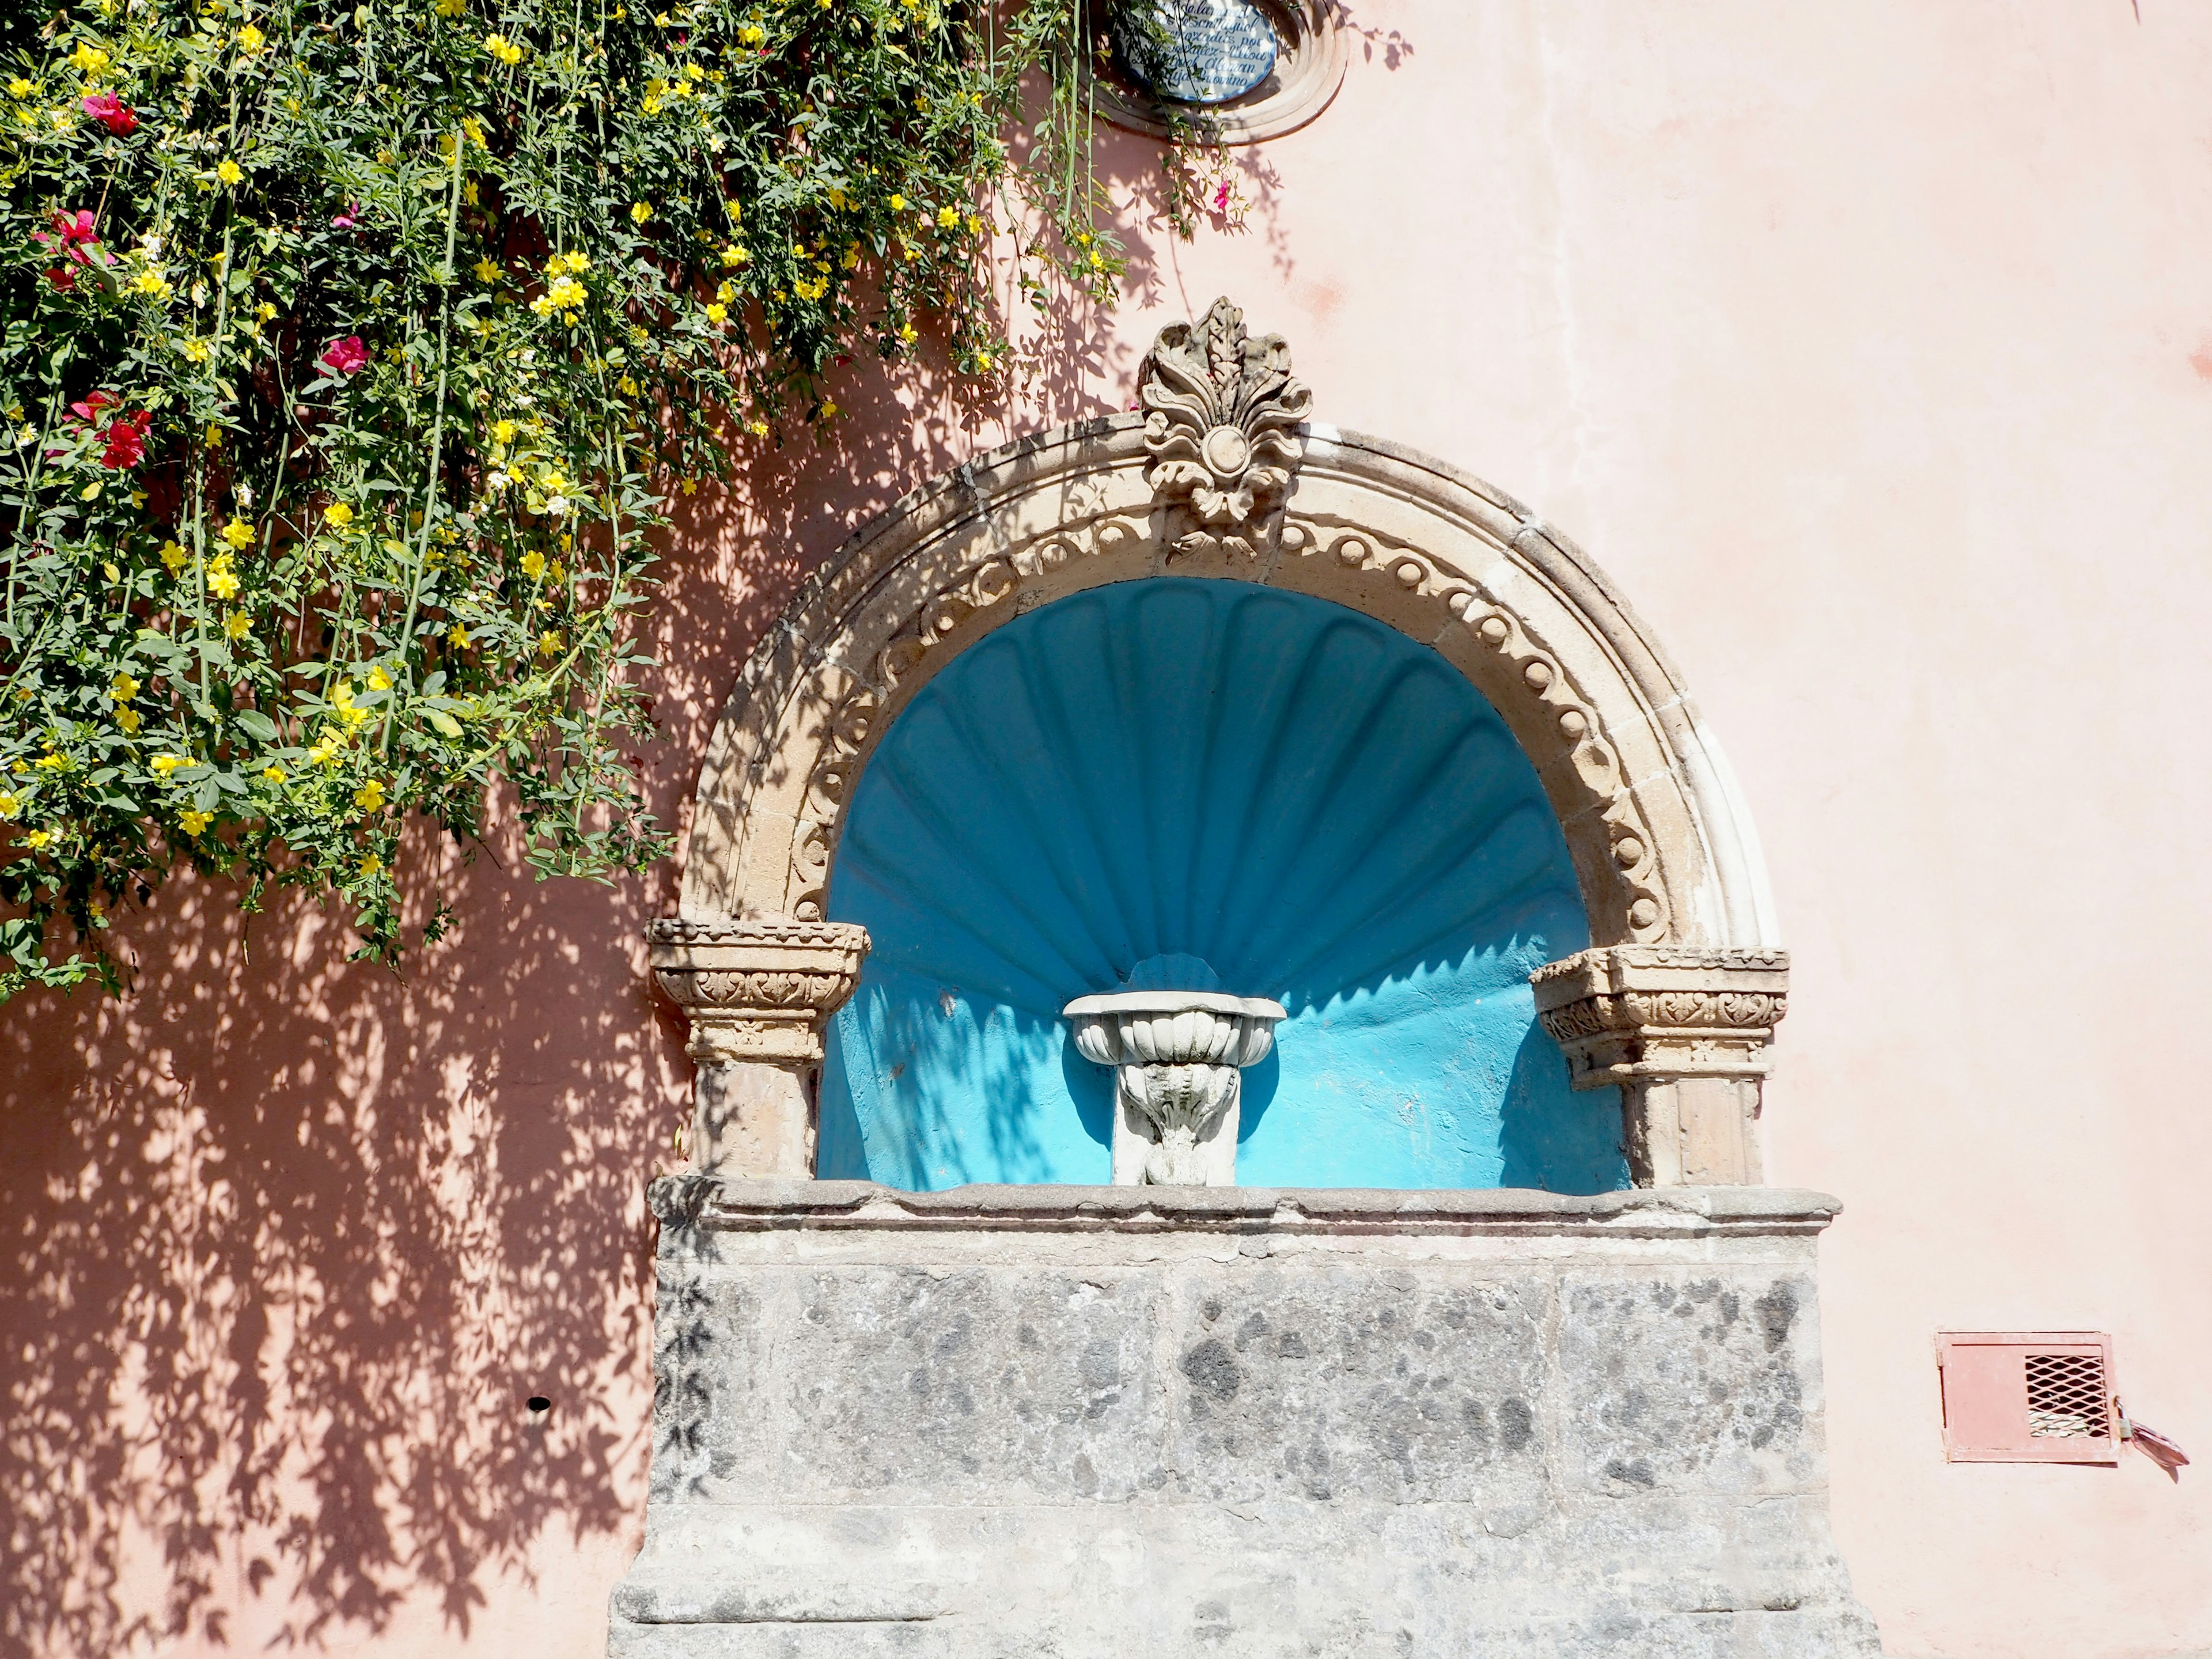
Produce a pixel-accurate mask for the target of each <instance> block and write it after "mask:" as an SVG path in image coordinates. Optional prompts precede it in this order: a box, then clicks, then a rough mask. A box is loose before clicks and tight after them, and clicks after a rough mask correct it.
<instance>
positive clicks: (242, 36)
mask: <svg viewBox="0 0 2212 1659" xmlns="http://www.w3.org/2000/svg"><path fill="white" fill-rule="evenodd" d="M263 40H264V36H263V35H262V33H261V31H260V30H259V29H258V28H256V27H253V25H252V24H251V23H248V24H247V25H246V27H244V28H242V29H240V30H239V32H238V49H239V50H240V52H258V51H260V50H261V46H262V42H263Z"/></svg>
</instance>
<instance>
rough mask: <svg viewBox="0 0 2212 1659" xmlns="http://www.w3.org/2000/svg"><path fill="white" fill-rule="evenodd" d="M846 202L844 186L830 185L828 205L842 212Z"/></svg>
mask: <svg viewBox="0 0 2212 1659" xmlns="http://www.w3.org/2000/svg"><path fill="white" fill-rule="evenodd" d="M829 205H830V206H831V207H833V208H836V209H837V210H839V211H840V212H842V211H843V210H844V209H845V207H846V206H847V201H846V197H845V187H844V186H843V185H830V186H829Z"/></svg>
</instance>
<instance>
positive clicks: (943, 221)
mask: <svg viewBox="0 0 2212 1659" xmlns="http://www.w3.org/2000/svg"><path fill="white" fill-rule="evenodd" d="M937 222H938V223H939V225H940V226H941V227H942V228H945V229H946V230H950V229H951V228H952V227H953V226H955V225H957V224H958V223H959V222H960V210H959V209H958V208H955V207H941V208H939V209H938V210H937Z"/></svg>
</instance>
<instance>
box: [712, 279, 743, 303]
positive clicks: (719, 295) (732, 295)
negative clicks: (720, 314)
mask: <svg viewBox="0 0 2212 1659" xmlns="http://www.w3.org/2000/svg"><path fill="white" fill-rule="evenodd" d="M714 297H715V298H716V299H717V300H720V301H721V302H722V303H723V304H724V305H727V304H729V302H730V301H732V300H734V299H736V298H737V297H738V286H737V284H736V283H720V284H718V285H717V286H716V287H715V289H714Z"/></svg>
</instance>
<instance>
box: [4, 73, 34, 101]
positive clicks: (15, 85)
mask: <svg viewBox="0 0 2212 1659" xmlns="http://www.w3.org/2000/svg"><path fill="white" fill-rule="evenodd" d="M37 90H38V88H36V87H34V86H33V85H32V84H31V83H30V82H28V81H26V80H25V79H24V78H23V77H22V76H20V75H19V76H16V77H15V79H14V80H12V81H10V82H9V83H8V95H9V97H10V98H28V97H29V96H30V95H31V94H33V93H34V92H36V91H37Z"/></svg>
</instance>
